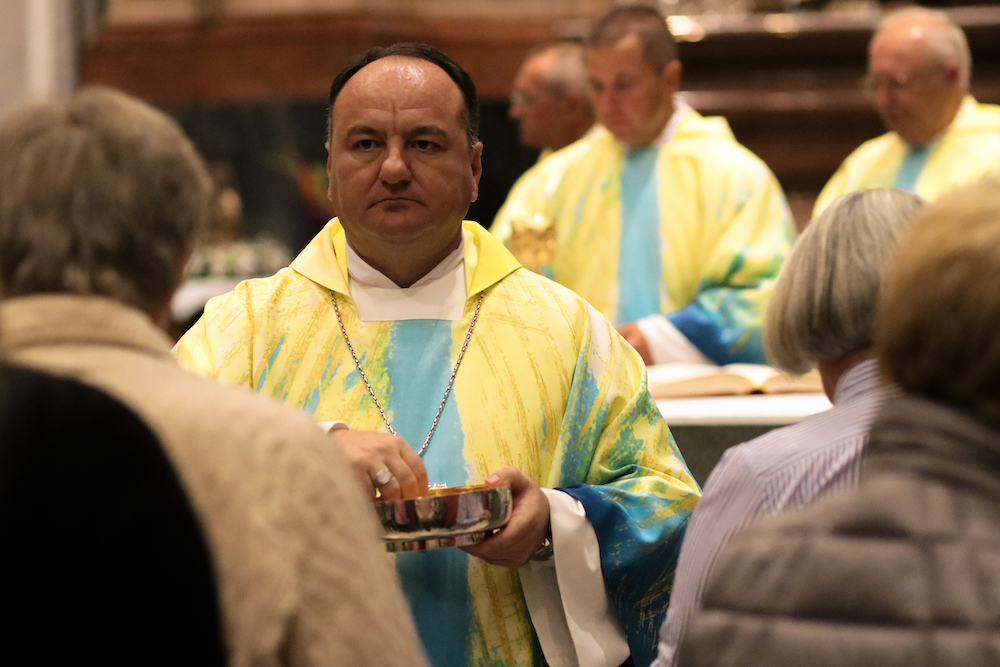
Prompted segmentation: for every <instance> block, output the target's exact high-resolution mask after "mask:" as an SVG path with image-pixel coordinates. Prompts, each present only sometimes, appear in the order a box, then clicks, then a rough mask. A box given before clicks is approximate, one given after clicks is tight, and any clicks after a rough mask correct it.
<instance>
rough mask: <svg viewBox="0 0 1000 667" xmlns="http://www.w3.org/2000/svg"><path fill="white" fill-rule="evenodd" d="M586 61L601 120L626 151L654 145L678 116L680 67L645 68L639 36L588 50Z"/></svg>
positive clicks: (591, 96) (593, 97)
mask: <svg viewBox="0 0 1000 667" xmlns="http://www.w3.org/2000/svg"><path fill="white" fill-rule="evenodd" d="M585 57H586V64H587V76H588V78H589V82H590V98H591V101H592V102H593V105H594V112H595V113H596V114H597V120H599V121H600V122H601V124H602V125H604V126H605V127H606V128H608V130H609V131H610V132H611V134H613V135H615V138H616V139H618V140H619V141H621V142H622V143H624V144H626V145H627V146H631V147H634V148H637V147H640V146H648V145H650V144H651V143H652V142H653V141H654V140H655V139H656V138H657V137H658V136H659V135H660V132H662V131H663V128H664V127H665V126H666V124H667V122H668V121H669V120H670V116H671V114H672V113H673V102H672V97H673V94H674V93H675V92H677V87H678V86H679V84H680V62H678V61H676V60H675V61H673V62H671V63H669V64H668V65H667V67H666V68H665V69H664V71H663V72H657V71H656V70H654V69H653V68H652V67H651V66H650V65H649V63H647V62H646V59H645V57H644V56H643V48H642V42H641V41H640V40H639V37H638V36H637V35H627V36H625V37H623V38H622V39H621V40H620V41H618V42H617V43H616V44H614V45H612V46H601V47H592V48H588V49H587V50H586V53H585Z"/></svg>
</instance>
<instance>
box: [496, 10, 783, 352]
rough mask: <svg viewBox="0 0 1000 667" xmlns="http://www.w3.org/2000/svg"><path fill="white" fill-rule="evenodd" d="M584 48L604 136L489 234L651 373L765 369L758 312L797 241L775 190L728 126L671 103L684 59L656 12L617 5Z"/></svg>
mask: <svg viewBox="0 0 1000 667" xmlns="http://www.w3.org/2000/svg"><path fill="white" fill-rule="evenodd" d="M584 47H585V61H586V66H587V72H588V77H589V81H590V93H591V100H592V102H593V105H594V110H595V112H596V114H597V119H598V120H599V121H600V123H601V125H602V126H603V127H598V128H596V129H595V130H594V131H593V132H591V133H589V134H588V135H587V136H586V137H585V138H584V139H583V140H581V141H579V142H577V143H575V144H573V145H571V146H569V147H567V148H565V149H563V150H562V151H559V152H557V153H555V154H554V155H552V156H551V157H550V158H548V159H546V160H545V161H543V162H542V163H541V164H539V165H538V166H537V167H536V168H535V169H534V170H533V171H532V173H530V174H529V175H528V176H526V177H525V179H523V181H522V183H520V184H519V185H518V187H517V188H515V189H514V190H513V191H512V193H511V195H510V196H509V197H508V199H507V202H506V203H505V204H504V206H503V208H502V209H501V210H500V212H499V213H498V214H497V218H496V221H495V223H494V225H493V230H494V233H495V234H496V235H497V236H498V237H499V238H501V239H503V240H504V241H505V242H507V243H508V244H509V246H510V247H511V249H512V250H517V253H516V254H517V256H518V257H519V259H522V261H524V263H525V264H526V265H527V266H529V267H530V268H532V269H534V270H537V271H539V272H541V273H544V274H546V275H549V276H551V277H552V278H554V279H555V280H556V282H559V283H562V284H563V285H566V286H567V287H569V288H570V289H572V290H574V291H575V292H577V293H578V294H580V295H581V296H583V297H584V298H585V299H587V300H588V301H589V302H590V303H592V304H593V305H594V306H595V307H596V308H597V309H598V310H599V311H601V312H602V313H604V315H605V316H607V317H608V318H609V319H611V320H612V321H613V322H614V323H615V325H616V326H617V327H618V330H619V332H621V333H622V335H623V336H624V337H625V338H626V340H628V341H629V342H630V343H631V344H632V345H633V347H635V348H636V349H637V350H638V351H639V353H640V354H641V355H642V357H643V359H644V360H645V361H646V362H647V363H662V362H666V361H699V362H712V363H718V364H724V363H729V362H734V361H749V362H762V361H763V359H764V356H763V350H762V348H761V342H760V329H761V323H762V320H763V308H764V306H765V302H766V299H767V296H768V294H769V290H770V287H771V284H772V282H773V279H774V277H775V276H776V275H777V272H778V267H779V266H780V265H781V261H782V259H783V258H784V255H785V252H786V251H787V249H788V246H789V244H790V242H791V238H792V234H793V232H792V227H791V216H790V214H789V212H788V207H787V204H786V202H785V197H784V195H783V194H782V192H781V188H780V186H779V185H778V182H777V180H775V178H774V175H773V174H771V172H770V171H769V170H768V168H767V166H765V165H764V163H763V162H761V161H760V159H758V158H757V157H756V156H754V155H753V154H752V153H750V152H749V151H748V150H747V149H746V148H744V147H743V146H741V145H740V144H738V143H737V142H736V139H735V138H734V137H733V135H732V132H731V131H730V130H729V126H728V124H727V123H726V121H725V120H724V119H722V118H703V117H702V116H700V115H699V114H698V113H697V112H696V111H694V109H692V108H690V107H689V106H687V104H685V103H684V101H683V100H682V99H681V98H680V97H678V96H676V92H677V90H678V87H679V85H680V76H681V63H680V61H679V60H678V59H677V46H676V44H675V43H674V39H673V37H672V36H671V34H670V31H669V30H668V29H667V25H666V21H665V19H664V17H663V16H662V15H661V14H660V13H659V12H658V11H656V10H655V9H653V8H651V7H645V6H637V5H631V6H621V7H616V8H614V9H612V10H611V11H609V12H608V13H607V14H606V15H605V16H604V17H602V18H601V19H599V20H598V21H597V23H596V24H595V25H594V27H593V29H592V30H591V33H590V35H589V36H588V38H587V40H586V42H585V44H584ZM522 249H526V250H522Z"/></svg>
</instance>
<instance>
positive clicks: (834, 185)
mask: <svg viewBox="0 0 1000 667" xmlns="http://www.w3.org/2000/svg"><path fill="white" fill-rule="evenodd" d="M971 71H972V58H971V56H970V55H969V44H968V42H967V41H966V39H965V33H964V32H962V29H961V28H960V27H959V26H958V25H956V24H955V22H954V21H953V20H952V19H951V17H949V16H948V14H946V13H945V12H943V11H939V10H931V9H924V8H922V7H910V8H907V9H901V10H899V11H897V12H894V13H892V14H889V15H888V16H886V18H885V19H884V20H883V21H882V23H881V24H880V25H879V28H878V30H877V31H876V32H875V35H874V36H873V37H872V40H871V42H870V44H869V46H868V76H867V77H866V78H865V81H864V87H865V92H866V94H867V95H869V96H870V97H871V99H872V101H873V102H874V104H875V108H876V110H877V111H878V114H879V116H881V118H882V121H883V122H884V123H885V125H886V127H887V128H888V129H889V132H887V133H886V134H883V135H882V136H880V137H877V138H875V139H872V140H870V141H867V142H865V143H864V144H862V145H861V146H860V147H859V148H858V149H857V150H855V151H854V152H853V153H851V154H850V155H849V156H848V157H847V159H846V160H844V162H843V164H841V165H840V168H839V169H838V170H837V173H835V174H834V175H833V178H831V179H830V181H829V182H828V183H827V184H826V186H825V187H824V188H823V191H822V192H821V193H820V195H819V198H818V199H817V200H816V207H815V209H814V215H815V214H818V213H819V212H820V211H822V210H823V209H824V208H826V206H828V205H829V204H830V202H832V201H833V200H834V199H836V198H837V197H839V196H840V195H842V194H844V193H847V192H852V191H854V190H862V189H865V188H887V187H893V188H899V189H902V190H908V191H910V192H915V193H917V194H918V195H920V196H921V197H923V198H925V199H927V200H929V201H934V200H935V199H937V198H938V197H939V196H940V195H941V194H943V193H945V192H948V191H949V190H952V189H954V188H956V187H958V186H960V185H963V184H966V183H971V182H974V181H977V180H980V179H982V178H983V177H985V176H987V175H989V174H991V173H994V172H998V171H1000V107H998V106H996V105H992V104H980V103H978V102H977V101H976V100H975V99H974V98H973V97H972V95H970V94H969V77H970V74H971Z"/></svg>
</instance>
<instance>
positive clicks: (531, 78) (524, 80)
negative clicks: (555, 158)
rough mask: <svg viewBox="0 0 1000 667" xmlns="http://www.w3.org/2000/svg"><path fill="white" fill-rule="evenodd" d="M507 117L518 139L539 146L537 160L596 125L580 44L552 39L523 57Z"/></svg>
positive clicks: (526, 143) (528, 144)
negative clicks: (512, 121) (588, 95)
mask: <svg viewBox="0 0 1000 667" xmlns="http://www.w3.org/2000/svg"><path fill="white" fill-rule="evenodd" d="M510 117H511V118H513V119H514V120H516V121H517V126H518V138H519V140H520V142H521V145H523V146H528V147H530V148H538V149H541V151H542V152H541V155H540V156H539V160H542V159H545V158H546V157H548V156H549V155H551V154H552V153H553V152H554V151H557V150H559V149H560V148H564V147H566V146H569V145H570V144H571V143H573V142H574V141H576V140H577V139H579V138H580V137H582V136H583V135H585V134H586V133H587V130H589V129H590V128H591V127H593V125H594V110H593V108H592V107H591V106H590V98H588V97H587V70H586V69H585V68H584V65H583V47H582V46H580V45H579V44H576V43H573V42H559V43H556V44H550V45H547V46H544V47H541V48H540V49H537V50H535V51H533V52H532V53H531V54H529V55H528V57H527V58H526V59H525V61H524V62H523V63H521V67H520V69H518V71H517V76H516V77H515V78H514V86H513V90H511V93H510Z"/></svg>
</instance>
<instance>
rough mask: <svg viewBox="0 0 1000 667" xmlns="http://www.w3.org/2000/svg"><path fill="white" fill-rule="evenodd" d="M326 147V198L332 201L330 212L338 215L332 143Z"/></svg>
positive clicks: (326, 144)
mask: <svg viewBox="0 0 1000 667" xmlns="http://www.w3.org/2000/svg"><path fill="white" fill-rule="evenodd" d="M323 145H324V146H326V198H327V199H328V200H329V201H330V212H331V213H333V215H334V216H336V215H337V195H336V193H335V192H334V191H333V182H334V181H333V155H332V154H331V153H330V142H329V141H328V142H326V143H325V144H323Z"/></svg>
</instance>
